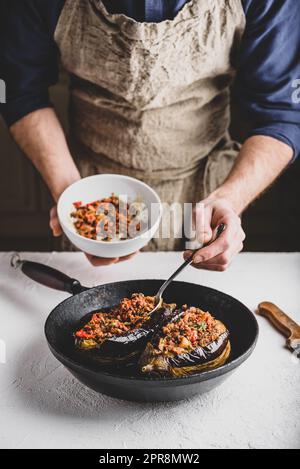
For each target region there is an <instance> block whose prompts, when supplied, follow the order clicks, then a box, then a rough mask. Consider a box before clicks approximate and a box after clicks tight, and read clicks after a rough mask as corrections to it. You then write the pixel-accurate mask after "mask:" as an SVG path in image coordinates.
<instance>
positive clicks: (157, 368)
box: [139, 306, 230, 377]
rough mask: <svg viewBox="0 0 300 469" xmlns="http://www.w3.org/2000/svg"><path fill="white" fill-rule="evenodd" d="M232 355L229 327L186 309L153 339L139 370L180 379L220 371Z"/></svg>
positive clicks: (201, 312) (177, 314) (176, 313)
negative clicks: (213, 370) (210, 371)
mask: <svg viewBox="0 0 300 469" xmlns="http://www.w3.org/2000/svg"><path fill="white" fill-rule="evenodd" d="M229 355H230V342H229V332H228V330H227V328H226V327H225V325H224V324H223V323H222V322H221V321H218V320H216V319H214V318H213V317H212V316H211V314H210V313H208V312H204V311H202V310H201V309H199V308H195V307H190V308H188V307H187V306H184V307H183V308H182V309H181V310H176V311H175V312H174V313H173V317H172V319H171V320H170V321H169V322H168V323H167V324H165V325H163V327H162V328H161V330H159V331H158V332H157V333H155V334H154V335H153V337H152V340H150V341H149V342H148V344H147V346H146V348H145V350H144V352H143V354H142V355H141V358H140V361H139V367H140V370H141V371H142V373H144V374H150V375H162V376H173V377H180V376H185V375H190V374H192V373H197V372H200V371H203V370H208V369H213V368H217V367H219V366H221V365H223V364H224V363H225V362H226V360H227V359H228V357H229Z"/></svg>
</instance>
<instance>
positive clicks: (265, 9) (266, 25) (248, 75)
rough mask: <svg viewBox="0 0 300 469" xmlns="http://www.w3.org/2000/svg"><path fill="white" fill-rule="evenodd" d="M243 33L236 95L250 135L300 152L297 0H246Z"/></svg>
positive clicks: (299, 21)
mask: <svg viewBox="0 0 300 469" xmlns="http://www.w3.org/2000/svg"><path fill="white" fill-rule="evenodd" d="M244 9H245V14H246V18H247V26H246V31H245V34H244V37H243V40H242V45H241V49H240V54H239V61H238V73H237V80H236V84H235V87H234V97H235V99H237V100H238V103H239V105H240V107H241V109H242V110H243V111H244V113H245V115H246V117H247V120H249V121H250V122H251V130H250V133H249V136H252V135H266V136H270V137H273V138H275V139H277V140H280V141H282V142H284V143H286V144H287V145H289V146H290V147H291V148H292V149H293V152H294V158H296V157H297V156H298V155H299V154H300V102H299V99H297V94H298V97H299V95H300V93H297V86H298V87H299V79H300V55H299V51H300V27H299V25H300V8H299V2H298V1H295V0H284V1H283V0H265V1H261V0H244Z"/></svg>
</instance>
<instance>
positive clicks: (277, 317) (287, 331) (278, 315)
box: [257, 302, 300, 338]
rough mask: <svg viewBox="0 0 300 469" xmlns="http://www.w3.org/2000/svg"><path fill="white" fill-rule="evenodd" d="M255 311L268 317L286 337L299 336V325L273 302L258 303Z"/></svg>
mask: <svg viewBox="0 0 300 469" xmlns="http://www.w3.org/2000/svg"><path fill="white" fill-rule="evenodd" d="M257 312H258V314H260V315H261V316H264V317H265V318H267V319H269V321H270V322H271V323H272V324H273V325H274V326H275V327H276V328H277V329H278V330H279V331H280V332H282V333H283V334H284V335H285V336H286V337H288V338H289V337H297V336H298V337H300V326H299V325H298V324H297V323H296V322H295V321H293V320H292V319H291V318H290V317H289V316H288V315H287V314H285V313H284V312H283V311H282V310H281V309H280V308H278V306H276V305H274V304H273V303H269V302H264V303H260V305H259V306H258V311H257Z"/></svg>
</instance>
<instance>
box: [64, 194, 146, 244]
mask: <svg viewBox="0 0 300 469" xmlns="http://www.w3.org/2000/svg"><path fill="white" fill-rule="evenodd" d="M73 205H74V209H75V210H74V211H73V212H72V213H71V217H72V218H73V219H74V222H73V224H74V227H75V229H76V232H77V233H78V234H79V235H81V236H84V237H85V238H89V239H93V240H98V241H113V240H114V239H118V240H124V239H127V238H128V237H130V235H131V231H132V230H134V231H135V233H139V232H140V231H141V229H142V226H141V221H140V215H141V207H142V204H139V203H137V202H136V203H134V204H131V205H129V204H128V203H125V202H124V201H121V200H120V198H119V197H118V196H116V195H115V194H112V195H111V196H110V197H106V198H104V199H101V200H96V201H94V202H91V203H88V204H85V205H84V204H82V202H74V204H73ZM133 222H134V225H133ZM130 225H131V229H130ZM132 225H133V226H132Z"/></svg>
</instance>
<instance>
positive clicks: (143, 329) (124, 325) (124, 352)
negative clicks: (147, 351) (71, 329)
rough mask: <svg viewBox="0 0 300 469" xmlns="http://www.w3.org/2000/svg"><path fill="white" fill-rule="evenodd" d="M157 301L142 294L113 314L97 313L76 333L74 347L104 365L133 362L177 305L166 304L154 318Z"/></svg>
mask: <svg viewBox="0 0 300 469" xmlns="http://www.w3.org/2000/svg"><path fill="white" fill-rule="evenodd" d="M154 306H155V299H154V297H151V296H145V295H143V294H142V293H135V294H133V295H132V296H131V298H124V299H123V300H122V301H121V302H120V304H119V305H117V306H116V307H114V308H113V309H112V310H111V311H109V312H107V311H106V312H105V311H97V312H94V313H93V314H92V315H91V316H90V319H89V320H88V322H87V323H86V324H85V325H84V326H83V327H82V328H81V329H80V330H78V331H77V332H75V334H74V335H75V345H76V347H77V348H78V349H80V350H81V351H84V352H89V356H90V357H92V358H94V359H96V360H97V361H98V362H100V363H103V364H105V363H106V364H116V363H124V362H127V361H130V360H131V359H133V358H134V357H136V356H137V355H138V354H140V353H141V352H142V350H143V349H144V348H145V346H146V344H147V342H148V341H149V340H150V338H151V337H152V335H153V334H154V332H155V331H156V330H157V329H158V328H159V327H161V326H162V325H163V324H164V323H165V322H166V321H167V320H168V319H169V318H170V317H171V313H172V311H173V310H174V309H175V307H176V305H175V304H174V305H167V304H163V305H162V307H161V308H160V309H159V310H157V311H155V312H154V313H152V314H151V311H152V310H153V309H154Z"/></svg>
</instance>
